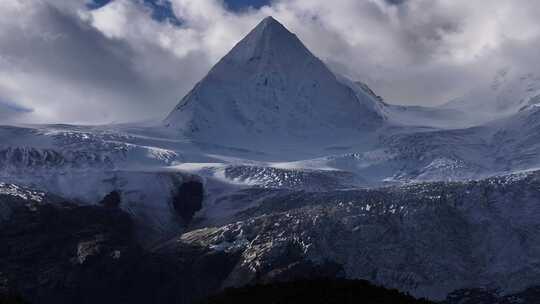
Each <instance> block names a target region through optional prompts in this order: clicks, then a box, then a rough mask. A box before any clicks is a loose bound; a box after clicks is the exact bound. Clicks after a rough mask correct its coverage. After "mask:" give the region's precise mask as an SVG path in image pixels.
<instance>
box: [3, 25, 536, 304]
mask: <svg viewBox="0 0 540 304" xmlns="http://www.w3.org/2000/svg"><path fill="white" fill-rule="evenodd" d="M539 103H540V77H538V76H535V75H533V74H529V75H512V74H511V73H510V72H508V71H502V72H501V73H499V74H498V75H496V77H495V80H494V82H493V83H492V84H487V85H486V87H485V88H479V89H477V90H474V91H473V92H471V93H470V94H467V95H465V96H463V97H462V98H458V99H456V100H453V101H451V102H449V103H447V104H445V105H443V106H440V107H420V106H410V107H409V106H398V105H391V104H388V103H386V102H384V101H383V99H382V98H381V97H379V96H377V95H376V93H374V92H373V91H372V90H371V89H370V88H369V87H368V86H367V85H366V84H364V83H362V82H359V81H356V80H351V79H348V78H346V77H343V76H340V75H337V74H336V73H335V72H333V71H332V70H330V69H329V68H328V67H327V66H326V65H325V63H324V62H322V61H321V60H320V59H318V58H317V57H316V56H314V55H313V54H312V53H311V52H310V51H309V50H308V49H307V48H306V47H305V46H304V45H303V43H302V42H301V41H300V40H299V39H298V38H297V37H296V35H294V34H293V33H291V32H289V31H288V30H287V29H286V28H285V27H284V26H283V25H281V24H280V23H279V22H278V21H276V20H275V19H273V18H272V17H268V18H266V19H264V20H263V21H262V22H261V23H260V24H259V25H258V26H257V27H256V28H255V29H253V30H252V31H251V32H250V33H249V34H248V35H247V36H246V37H245V38H244V39H243V40H242V41H240V42H239V43H238V44H237V45H236V46H235V47H234V48H233V49H232V50H231V51H230V52H229V53H228V54H227V55H226V56H225V57H223V58H222V59H221V60H220V61H219V62H218V63H217V64H216V65H215V66H214V67H213V68H212V69H211V70H210V72H209V73H208V74H207V75H206V76H205V77H204V78H203V79H202V80H201V81H200V82H199V83H198V84H197V85H195V87H194V88H193V89H192V90H191V92H189V93H188V94H187V95H186V96H185V97H184V98H183V99H182V100H181V101H180V102H179V104H178V106H176V107H175V108H174V109H173V110H172V111H171V112H170V113H169V114H168V116H166V118H165V119H164V120H163V121H161V122H159V123H152V124H150V123H147V124H123V125H102V126H75V125H17V126H14V125H13V126H1V127H0V244H2V245H0V293H5V294H11V293H13V294H15V293H16V294H18V295H20V296H21V297H22V298H23V299H24V300H26V301H29V302H30V303H96V302H99V303H139V302H140V303H192V302H193V301H199V300H202V299H205V298H206V297H208V296H209V295H212V294H215V293H218V292H220V291H222V290H224V289H226V288H228V287H235V288H240V287H248V286H253V285H256V284H273V283H280V282H281V283H282V282H295V281H302V280H306V279H321V280H328V279H348V280H367V281H369V282H371V284H375V285H378V286H382V287H385V288H389V289H397V290H399V291H400V292H402V293H408V294H410V295H411V296H414V297H416V298H426V299H428V300H430V301H442V302H444V303H475V304H476V303H478V304H483V303H486V304H487V303H490V304H491V303H525V304H527V303H538V302H537V301H538V300H536V302H535V299H538V298H540V291H538V290H539V286H540V169H538V171H537V169H536V168H539V167H540V107H538V104H539ZM475 112H478V113H481V114H482V115H480V114H478V115H474V113H475ZM366 303H368V302H366ZM369 303H371V302H369ZM395 303H400V302H395ZM403 303H413V302H403Z"/></svg>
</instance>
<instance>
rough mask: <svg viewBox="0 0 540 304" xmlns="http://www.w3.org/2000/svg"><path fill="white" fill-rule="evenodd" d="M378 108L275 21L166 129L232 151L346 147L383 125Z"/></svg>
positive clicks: (236, 52) (220, 67)
mask: <svg viewBox="0 0 540 304" xmlns="http://www.w3.org/2000/svg"><path fill="white" fill-rule="evenodd" d="M378 109H379V101H378V100H377V99H376V98H374V97H373V96H372V95H371V94H369V93H368V92H366V91H364V90H363V89H362V88H361V87H360V86H358V85H356V84H354V83H353V82H351V81H348V80H347V79H345V78H343V77H340V76H337V75H335V74H334V73H332V72H331V71H330V70H329V69H328V68H327V67H326V66H325V64H324V63H323V62H322V61H321V60H319V59H318V58H317V57H315V56H314V55H313V54H312V53H311V52H310V51H309V50H308V49H307V48H306V47H305V46H304V45H303V44H302V42H301V41H300V40H299V39H298V38H297V37H296V36H295V35H294V34H292V33H291V32H289V31H288V30H287V29H286V28H285V27H283V25H281V24H280V23H279V22H277V21H276V20H275V19H273V18H272V17H268V18H266V19H264V20H263V21H262V22H261V23H260V24H259V25H258V26H257V27H256V28H255V29H254V30H253V31H251V32H250V33H249V34H248V35H247V36H246V37H245V38H244V39H243V40H242V41H240V42H239V43H238V44H237V45H236V46H235V47H234V48H233V49H232V50H231V51H230V52H229V53H228V54H227V55H226V56H225V57H224V58H223V59H221V60H220V61H219V62H218V63H217V64H216V65H215V66H214V67H213V68H212V70H211V71H210V72H209V73H208V75H207V76H206V77H204V79H203V80H201V81H200V82H199V83H198V84H197V85H196V86H195V88H193V90H192V91H191V92H190V93H189V94H188V95H187V96H186V97H184V99H183V100H182V101H181V102H180V103H179V104H178V106H177V107H176V108H175V109H174V110H173V111H172V112H171V113H170V114H169V116H168V117H167V118H166V120H165V123H166V125H167V126H168V127H170V128H173V129H176V130H178V132H179V133H182V134H184V135H186V136H188V137H189V138H192V139H194V140H197V141H203V142H211V143H220V144H227V145H233V146H246V145H247V146H257V145H258V146H260V145H271V144H276V143H278V144H285V143H287V142H289V143H290V142H294V143H296V142H298V141H300V142H302V143H303V144H307V143H316V144H319V145H320V144H321V143H325V142H331V143H335V142H340V141H343V140H344V139H350V138H351V137H354V136H356V137H359V136H360V135H361V134H366V133H368V132H372V131H373V130H375V129H376V128H377V127H379V126H380V125H381V122H382V120H383V117H382V116H381V113H380V112H379V111H378Z"/></svg>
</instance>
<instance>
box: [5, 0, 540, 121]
mask: <svg viewBox="0 0 540 304" xmlns="http://www.w3.org/2000/svg"><path fill="white" fill-rule="evenodd" d="M0 1H1V0H0ZM230 1H232V0H227V1H224V0H170V1H167V0H154V1H153V2H152V1H150V0H114V1H111V2H108V3H104V4H105V5H103V6H99V7H98V8H97V9H89V3H90V2H89V1H87V0H10V1H3V2H6V4H4V3H2V6H3V9H2V10H0V100H9V101H10V104H12V105H17V106H18V107H21V108H25V109H32V111H31V112H28V111H26V112H23V113H22V114H21V115H15V116H17V117H18V118H17V121H21V120H22V121H32V122H80V123H105V122H113V121H129V120H142V119H148V118H160V117H164V116H165V115H166V114H167V112H168V111H169V110H170V109H172V108H173V107H174V105H175V104H176V103H177V101H178V100H179V99H180V98H181V97H182V96H183V95H184V94H185V93H187V92H188V90H189V89H190V88H191V87H192V86H193V85H194V84H195V83H196V82H197V81H198V80H199V79H200V78H202V77H203V76H204V74H205V73H206V72H207V71H208V69H209V68H210V67H211V66H212V65H213V64H214V63H215V62H217V60H219V58H221V57H222V56H223V55H225V53H226V52H227V51H228V50H229V49H230V48H232V47H233V46H234V44H235V43H236V42H238V41H239V40H240V39H241V38H242V37H243V36H244V35H245V34H247V33H248V32H249V30H250V29H251V28H252V27H254V26H255V25H256V24H257V23H258V22H259V21H260V20H261V19H262V18H263V17H265V16H267V15H273V16H274V17H276V18H277V19H278V20H280V21H282V22H283V23H284V24H285V25H286V26H287V27H288V28H289V29H291V30H292V31H294V32H296V33H297V34H298V36H299V37H300V38H301V39H302V40H303V41H304V42H305V44H306V45H307V46H308V47H309V48H310V49H311V50H312V51H313V52H314V53H315V54H316V55H317V56H319V57H321V59H323V60H324V61H326V62H327V63H328V64H329V65H330V66H331V68H332V69H334V70H336V71H338V72H340V73H343V74H346V75H347V76H349V77H351V78H354V79H358V80H362V81H366V82H368V83H369V84H370V85H371V86H372V87H373V88H374V89H375V90H376V91H377V92H378V93H379V94H381V95H383V96H384V97H385V98H386V99H387V100H388V101H390V102H392V103H401V104H424V105H433V104H437V103H442V102H444V101H446V100H448V99H451V98H453V97H456V96H459V95H461V94H464V93H465V92H466V91H468V90H469V89H471V88H472V87H474V86H477V85H479V84H482V83H485V82H487V81H490V80H491V78H492V77H493V75H495V73H496V71H497V70H499V69H500V68H503V67H511V68H512V69H514V70H516V71H517V72H519V73H521V72H527V71H529V70H538V65H539V64H537V62H539V61H538V55H537V53H538V52H537V50H538V46H540V25H539V24H538V22H537V16H538V15H539V13H540V3H536V2H534V1H528V0H500V1H496V2H494V1H489V0H477V1H467V0H399V1H398V0H362V1H358V0H339V1H332V2H330V1H326V0H274V1H255V2H250V1H243V2H244V3H245V6H244V7H245V9H238V6H235V7H234V9H231V8H232V7H233V5H231V2H230ZM250 3H253V4H254V5H253V6H249V4H250ZM156 10H160V11H158V12H156ZM173 14H174V15H173ZM2 111H4V112H5V110H2V107H0V112H2ZM8 116H10V117H11V116H12V115H8ZM5 117H6V115H3V116H0V119H2V120H3V121H5V120H6V119H7V118H5Z"/></svg>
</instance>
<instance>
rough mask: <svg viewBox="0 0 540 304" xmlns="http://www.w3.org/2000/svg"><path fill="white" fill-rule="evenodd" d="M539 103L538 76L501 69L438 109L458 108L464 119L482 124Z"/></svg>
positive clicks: (539, 88) (539, 87)
mask: <svg viewBox="0 0 540 304" xmlns="http://www.w3.org/2000/svg"><path fill="white" fill-rule="evenodd" d="M539 103H540V76H538V75H535V74H534V73H528V74H517V73H516V72H513V71H512V70H509V69H505V70H501V71H500V72H499V73H498V74H497V75H496V76H495V78H494V79H493V81H492V82H491V83H490V84H486V85H485V86H481V87H478V88H475V89H473V90H472V91H470V92H469V93H468V94H466V95H465V96H463V97H460V98H457V99H454V100H452V101H450V102H448V103H446V104H444V105H442V106H441V108H444V109H453V110H458V111H461V112H462V113H463V115H464V116H463V119H464V120H469V121H471V122H474V123H475V124H477V125H478V124H482V123H485V122H488V121H490V120H495V119H499V118H503V117H506V116H509V115H512V114H515V113H517V112H519V111H520V110H521V109H523V108H526V107H529V106H534V105H536V104H539Z"/></svg>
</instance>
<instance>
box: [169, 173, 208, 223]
mask: <svg viewBox="0 0 540 304" xmlns="http://www.w3.org/2000/svg"><path fill="white" fill-rule="evenodd" d="M176 191H177V192H176V194H175V195H174V196H173V198H172V199H173V206H174V209H175V210H176V212H177V213H178V215H179V216H180V217H181V218H182V219H183V220H184V221H186V222H187V223H189V222H190V221H191V219H192V218H193V215H194V214H195V212H197V211H199V210H201V208H202V202H203V199H204V188H203V184H202V183H200V182H198V181H186V182H184V183H182V185H180V187H179V188H178V189H177V190H176Z"/></svg>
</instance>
